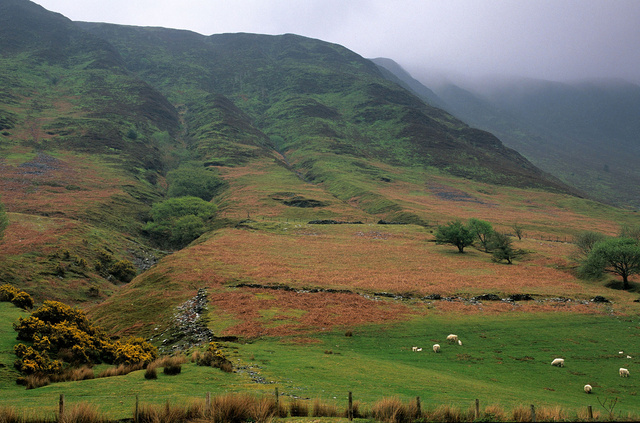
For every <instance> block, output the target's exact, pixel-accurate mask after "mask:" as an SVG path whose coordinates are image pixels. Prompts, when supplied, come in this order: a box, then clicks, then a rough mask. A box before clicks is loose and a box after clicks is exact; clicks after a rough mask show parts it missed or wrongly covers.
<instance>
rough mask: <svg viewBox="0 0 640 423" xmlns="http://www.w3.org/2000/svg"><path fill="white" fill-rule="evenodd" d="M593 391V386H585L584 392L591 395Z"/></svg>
mask: <svg viewBox="0 0 640 423" xmlns="http://www.w3.org/2000/svg"><path fill="white" fill-rule="evenodd" d="M591 389H593V388H591V385H589V384H586V385H584V391H585V392H586V393H587V394H590V393H591Z"/></svg>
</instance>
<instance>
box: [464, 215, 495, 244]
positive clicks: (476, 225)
mask: <svg viewBox="0 0 640 423" xmlns="http://www.w3.org/2000/svg"><path fill="white" fill-rule="evenodd" d="M467 228H468V229H469V231H470V232H471V233H472V234H473V236H474V238H475V239H477V240H478V242H480V245H481V246H482V249H483V250H484V251H485V252H487V251H488V249H489V241H490V239H491V236H492V235H493V233H494V231H493V227H492V226H491V223H489V222H486V221H484V220H480V219H474V218H472V219H469V221H468V222H467Z"/></svg>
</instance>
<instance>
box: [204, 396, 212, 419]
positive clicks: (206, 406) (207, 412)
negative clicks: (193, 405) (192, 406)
mask: <svg viewBox="0 0 640 423" xmlns="http://www.w3.org/2000/svg"><path fill="white" fill-rule="evenodd" d="M204 415H205V416H206V417H209V416H210V415H211V392H207V396H206V397H205V400H204Z"/></svg>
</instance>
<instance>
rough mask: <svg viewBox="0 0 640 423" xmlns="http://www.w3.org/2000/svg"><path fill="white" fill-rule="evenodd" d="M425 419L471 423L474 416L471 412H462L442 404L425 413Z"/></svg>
mask: <svg viewBox="0 0 640 423" xmlns="http://www.w3.org/2000/svg"><path fill="white" fill-rule="evenodd" d="M425 417H426V419H427V420H428V421H434V422H447V423H457V422H467V421H473V418H474V415H473V412H472V411H470V412H463V411H462V410H460V409H459V408H457V407H453V406H451V405H446V404H443V405H439V406H438V407H436V408H435V409H434V410H432V411H429V412H427V413H426V416H425Z"/></svg>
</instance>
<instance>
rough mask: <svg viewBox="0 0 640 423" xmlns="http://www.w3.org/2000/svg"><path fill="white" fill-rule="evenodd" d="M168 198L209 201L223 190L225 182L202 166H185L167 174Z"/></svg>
mask: <svg viewBox="0 0 640 423" xmlns="http://www.w3.org/2000/svg"><path fill="white" fill-rule="evenodd" d="M167 182H168V183H169V189H168V191H167V196H169V197H187V196H191V197H198V198H201V199H203V200H204V201H210V200H211V199H212V198H213V197H215V196H216V195H217V194H218V193H220V192H221V191H222V190H223V189H224V188H225V182H224V180H223V179H222V178H220V177H218V176H217V175H216V174H215V173H214V172H213V171H211V170H208V169H206V168H204V167H202V166H188V167H187V166H185V167H180V168H178V169H176V170H172V171H170V172H169V173H168V174H167Z"/></svg>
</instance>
